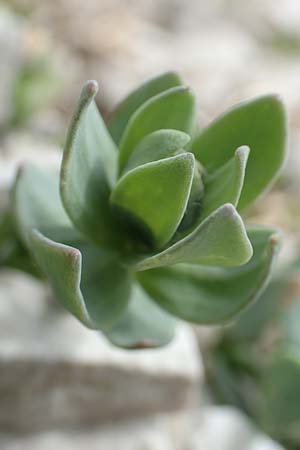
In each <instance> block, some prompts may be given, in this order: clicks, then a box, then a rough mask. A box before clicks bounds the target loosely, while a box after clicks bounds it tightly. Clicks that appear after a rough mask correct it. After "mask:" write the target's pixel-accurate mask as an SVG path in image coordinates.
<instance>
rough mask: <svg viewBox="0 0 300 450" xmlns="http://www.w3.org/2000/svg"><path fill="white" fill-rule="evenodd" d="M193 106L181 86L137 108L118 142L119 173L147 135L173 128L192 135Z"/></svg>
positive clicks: (187, 90)
mask: <svg viewBox="0 0 300 450" xmlns="http://www.w3.org/2000/svg"><path fill="white" fill-rule="evenodd" d="M195 103H196V101H195V96H194V95H193V93H192V92H191V90H190V89H189V88H187V87H185V86H180V87H174V88H172V89H169V90H168V91H165V92H162V93H161V94H158V95H156V96H155V97H152V98H150V99H149V100H148V101H147V102H145V103H144V104H143V105H142V106H140V108H139V109H137V111H136V112H135V113H134V114H133V115H132V117H131V119H130V120H129V122H128V124H127V127H126V129H125V131H124V134H123V137H122V140H121V142H120V156H119V169H120V171H122V170H123V168H124V166H125V164H126V162H127V161H128V159H129V157H130V156H131V154H132V153H133V151H134V149H135V148H136V147H137V145H138V144H139V142H140V141H141V140H142V139H143V138H144V137H145V136H146V135H147V134H149V133H152V132H153V131H156V130H161V129H174V130H179V131H184V132H185V133H187V134H189V135H191V134H192V132H193V129H194V121H195Z"/></svg>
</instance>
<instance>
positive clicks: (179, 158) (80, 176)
mask: <svg viewBox="0 0 300 450" xmlns="http://www.w3.org/2000/svg"><path fill="white" fill-rule="evenodd" d="M97 91H98V86H97V83H96V82H95V81H88V82H87V83H86V84H85V85H84V87H83V89H82V93H81V95H80V98H79V101H78V104H77V106H76V108H75V112H74V115H73V118H72V121H71V124H70V127H69V131H68V134H67V139H66V143H65V147H64V153H63V160H62V165H61V171H60V176H58V174H53V173H46V172H45V171H41V170H40V169H39V168H37V167H35V166H33V165H27V166H24V167H23V168H22V169H21V170H20V172H19V174H18V177H17V181H16V184H15V188H14V192H13V210H14V216H15V220H16V224H17V229H18V232H19V235H20V237H21V240H22V242H23V244H24V245H25V247H26V248H27V249H28V251H29V252H30V254H31V255H32V257H33V258H34V261H35V263H36V265H37V267H38V268H39V269H40V271H41V272H42V273H43V274H44V275H45V276H46V277H47V279H48V280H49V282H50V284H51V286H52V288H53V291H54V293H55V295H56V297H57V299H58V300H59V302H60V303H61V304H62V305H63V306H64V307H65V308H66V309H67V310H68V311H70V312H71V313H72V314H73V315H74V316H76V317H77V319H79V320H80V321H81V322H82V323H83V324H84V325H86V326H87V327H88V328H92V329H95V330H102V332H103V333H104V334H105V335H106V336H107V338H108V339H109V340H110V341H111V342H112V343H114V344H115V345H118V346H121V347H126V348H145V347H157V346H162V345H165V344H167V343H168V342H169V341H170V340H171V339H172V337H173V335H174V330H175V326H176V323H177V321H178V319H180V320H184V321H188V322H192V323H197V324H218V323H224V322H228V321H230V320H231V319H232V318H233V317H235V316H236V315H237V314H238V313H239V312H240V311H242V310H244V308H246V307H247V306H248V305H249V304H250V303H251V302H253V301H254V299H255V298H256V296H257V295H258V293H259V292H260V291H261V289H262V288H263V286H264V285H265V283H266V281H267V279H268V276H269V273H270V271H271V268H272V265H273V260H274V256H275V254H276V251H277V248H278V242H279V238H278V234H277V232H276V230H274V229H268V228H263V227H258V226H255V227H254V226H250V227H246V226H245V224H244V223H243V220H242V218H241V216H240V213H241V211H244V210H245V209H246V208H247V207H249V206H250V205H251V204H252V203H253V202H254V200H255V199H256V198H257V197H258V196H259V195H260V194H261V193H262V192H263V191H264V190H265V189H266V188H268V187H269V186H270V185H271V184H272V182H273V181H274V178H275V177H276V176H277V173H278V171H279V169H280V167H281V165H282V162H283V160H284V154H285V140H286V122H285V113H284V109H283V106H282V103H281V102H280V100H279V99H278V98H277V97H276V96H273V95H266V96H264V97H260V98H256V99H254V100H250V101H247V102H245V103H241V104H239V105H237V106H235V107H233V108H232V109H230V110H229V111H227V112H226V113H224V114H223V115H222V116H220V117H219V118H217V119H216V120H215V121H214V122H212V123H211V124H210V125H208V126H207V127H206V128H201V127H200V128H199V127H198V124H197V123H196V116H195V109H196V100H195V95H194V93H193V91H192V90H191V89H190V88H189V87H186V86H185V85H184V84H183V82H182V80H181V78H180V77H179V76H178V75H177V74H175V73H165V74H163V75H161V76H158V77H157V78H154V79H152V80H150V81H148V82H146V83H145V84H144V85H142V86H141V87H139V88H138V89H137V90H135V91H134V92H132V93H131V94H130V95H129V96H128V97H127V98H126V99H125V100H123V102H122V103H121V104H120V105H119V106H118V107H117V109H116V110H115V111H113V112H112V114H111V116H110V118H109V120H108V122H107V123H105V122H104V121H103V119H102V117H101V115H100V113H99V110H98V109H97V106H96V103H95V101H94V99H95V95H96V93H97Z"/></svg>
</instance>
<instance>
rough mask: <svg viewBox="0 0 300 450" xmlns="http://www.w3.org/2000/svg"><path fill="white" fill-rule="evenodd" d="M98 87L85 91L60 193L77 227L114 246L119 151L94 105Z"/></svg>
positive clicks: (65, 157)
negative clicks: (112, 207)
mask: <svg viewBox="0 0 300 450" xmlns="http://www.w3.org/2000/svg"><path fill="white" fill-rule="evenodd" d="M97 89H98V86H97V84H96V82H95V81H89V82H87V83H86V85H85V86H84V87H83V90H82V93H81V96H80V99H79V102H78V105H77V109H76V111H75V113H74V116H73V119H72V122H71V125H70V128H69V132H68V136H67V140H66V145H65V148H64V155H63V162H62V167H61V182H60V191H61V197H62V201H63V204H64V207H65V209H66V211H67V213H68V215H69V216H70V219H71V220H72V222H73V223H74V225H75V226H76V227H77V228H78V230H80V231H81V232H82V233H84V234H85V235H87V236H88V237H89V238H90V239H92V240H93V241H94V242H96V243H97V244H100V245H107V246H112V245H116V244H117V242H118V240H119V239H118V237H119V233H118V230H117V226H116V224H115V222H114V220H113V218H112V215H111V213H110V207H109V195H110V185H111V184H112V183H113V182H114V180H115V177H116V173H115V172H116V168H117V150H116V147H115V145H114V143H113V141H112V139H111V137H110V135H109V133H108V131H107V129H106V127H105V125H104V122H103V120H102V118H101V116H100V114H99V112H98V110H97V107H96V104H95V102H94V101H93V99H94V97H95V95H96V92H97Z"/></svg>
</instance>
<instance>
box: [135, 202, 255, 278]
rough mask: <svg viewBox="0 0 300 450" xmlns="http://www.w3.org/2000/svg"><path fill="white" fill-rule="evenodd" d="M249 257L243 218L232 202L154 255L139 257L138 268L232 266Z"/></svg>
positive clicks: (249, 246) (249, 250) (250, 254)
mask: <svg viewBox="0 0 300 450" xmlns="http://www.w3.org/2000/svg"><path fill="white" fill-rule="evenodd" d="M251 256H252V247H251V243H250V241H249V239H248V237H247V233H246V230H245V227H244V224H243V221H242V219H241V217H240V216H239V214H238V213H237V212H236V210H235V208H234V207H233V206H232V205H231V204H226V205H223V206H221V207H220V208H219V209H217V211H215V212H214V213H212V214H211V215H210V216H209V217H207V218H206V219H205V220H204V221H203V222H202V223H201V224H200V225H198V227H197V228H196V229H195V230H194V231H192V233H190V234H189V235H188V236H186V237H185V238H183V239H182V240H180V241H178V242H176V243H175V244H173V245H171V246H170V247H169V248H167V249H166V250H164V251H162V252H160V253H157V254H156V255H153V256H149V257H145V258H143V259H142V258H141V259H140V261H139V262H137V264H136V266H135V268H136V270H138V271H141V270H148V269H152V268H154V267H160V266H167V265H174V264H178V263H190V264H201V265H208V266H221V267H234V266H239V265H242V264H245V263H246V262H247V261H248V260H249V259H250V258H251Z"/></svg>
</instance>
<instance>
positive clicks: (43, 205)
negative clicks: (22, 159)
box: [13, 164, 80, 250]
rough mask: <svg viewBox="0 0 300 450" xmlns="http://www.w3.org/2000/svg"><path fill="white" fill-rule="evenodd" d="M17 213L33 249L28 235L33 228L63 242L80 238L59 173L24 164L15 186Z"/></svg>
mask: <svg viewBox="0 0 300 450" xmlns="http://www.w3.org/2000/svg"><path fill="white" fill-rule="evenodd" d="M13 203H14V215H15V221H16V224H17V229H18V231H19V234H20V236H21V238H22V240H23V242H24V243H25V245H26V246H27V247H28V248H29V250H30V244H29V243H28V239H29V236H30V233H31V230H32V229H33V228H36V229H38V230H39V231H41V232H42V233H44V234H45V235H46V236H47V237H49V238H51V239H54V240H58V241H60V242H68V243H70V242H72V240H73V239H74V238H75V239H76V240H79V239H80V237H79V233H78V232H76V230H72V224H71V222H70V220H69V217H68V216H67V214H66V212H65V210H64V208H63V206H62V203H61V200H60V196H59V176H58V173H50V172H47V171H44V170H42V169H40V168H38V167H35V166H33V165H31V164H27V165H26V166H24V167H22V168H21V169H20V171H19V173H18V176H17V179H16V183H15V186H14V190H13Z"/></svg>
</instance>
